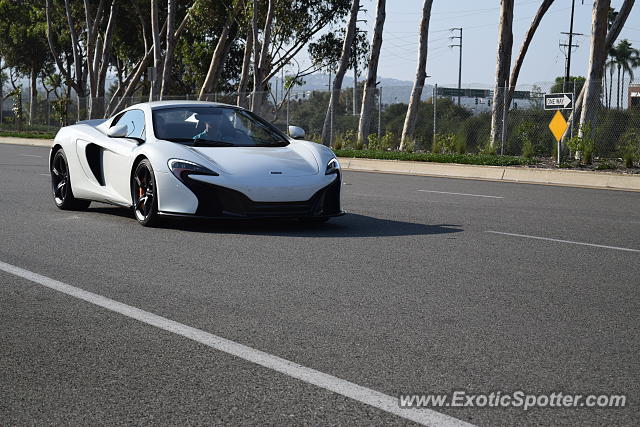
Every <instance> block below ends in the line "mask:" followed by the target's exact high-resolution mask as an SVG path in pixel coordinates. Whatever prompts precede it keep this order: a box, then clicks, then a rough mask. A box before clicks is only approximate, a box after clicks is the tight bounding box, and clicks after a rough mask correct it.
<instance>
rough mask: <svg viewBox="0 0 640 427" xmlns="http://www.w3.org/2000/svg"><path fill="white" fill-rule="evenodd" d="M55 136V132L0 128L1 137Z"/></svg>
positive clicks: (31, 137) (51, 137)
mask: <svg viewBox="0 0 640 427" xmlns="http://www.w3.org/2000/svg"><path fill="white" fill-rule="evenodd" d="M55 136H56V133H55V132H44V131H43V132H41V131H18V130H0V137H8V138H30V139H53V138H54V137H55Z"/></svg>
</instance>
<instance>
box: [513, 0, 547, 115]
mask: <svg viewBox="0 0 640 427" xmlns="http://www.w3.org/2000/svg"><path fill="white" fill-rule="evenodd" d="M553 1H554V0H543V1H542V3H541V4H540V6H539V7H538V11H537V12H536V14H535V16H534V17H533V20H532V21H531V25H529V30H528V31H527V34H526V35H525V37H524V40H523V41H522V46H521V47H520V53H518V57H517V58H516V61H515V63H514V65H513V70H512V71H511V76H510V77H509V90H508V92H507V99H506V102H505V109H506V111H507V112H508V111H509V107H510V106H511V100H512V98H513V93H514V91H515V90H516V85H517V83H518V76H519V75H520V69H521V68H522V64H523V63H524V58H525V56H526V55H527V51H528V50H529V45H530V44H531V41H532V40H533V36H534V35H535V33H536V31H537V30H538V26H539V25H540V22H542V18H543V17H544V15H545V14H546V13H547V11H548V10H549V7H551V5H552V4H553Z"/></svg>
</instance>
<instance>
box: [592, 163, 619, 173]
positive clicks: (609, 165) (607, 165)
mask: <svg viewBox="0 0 640 427" xmlns="http://www.w3.org/2000/svg"><path fill="white" fill-rule="evenodd" d="M615 168H616V165H614V164H613V163H608V162H604V163H600V164H599V165H598V166H596V168H595V169H596V170H599V171H602V170H610V169H615Z"/></svg>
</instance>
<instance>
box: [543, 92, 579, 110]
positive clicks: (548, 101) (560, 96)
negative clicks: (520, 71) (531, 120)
mask: <svg viewBox="0 0 640 427" xmlns="http://www.w3.org/2000/svg"><path fill="white" fill-rule="evenodd" d="M572 108H573V94H572V93H549V94H546V95H545V96H544V109H545V110H571V109H572Z"/></svg>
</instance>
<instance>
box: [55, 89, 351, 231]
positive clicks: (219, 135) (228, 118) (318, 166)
mask: <svg viewBox="0 0 640 427" xmlns="http://www.w3.org/2000/svg"><path fill="white" fill-rule="evenodd" d="M289 134H290V135H291V136H287V135H285V134H283V133H282V132H281V131H279V130H278V129H277V128H276V127H274V126H273V125H271V124H269V123H268V122H266V121H265V120H263V119H261V118H260V117H258V116H256V115H255V114H253V113H251V112H250V111H247V110H245V109H242V108H239V107H235V106H231V105H225V104H219V103H212V102H195V101H166V102H165V101H161V102H149V103H143V104H138V105H134V106H132V107H129V108H127V109H126V110H124V111H122V112H120V113H119V114H117V115H115V116H114V117H112V118H110V119H106V120H89V121H85V122H79V123H77V124H75V125H72V126H67V127H64V128H62V129H60V131H59V132H58V134H57V135H56V137H55V141H54V144H53V147H52V148H51V153H50V156H49V165H50V169H51V183H52V188H53V199H54V201H55V203H56V205H57V206H58V207H59V208H60V209H86V208H87V207H88V206H89V204H90V203H91V201H98V202H105V203H110V204H114V205H118V206H123V207H128V208H133V211H134V213H135V217H136V219H137V220H138V222H140V224H142V225H145V226H150V225H153V224H154V223H157V222H158V220H159V218H160V217H161V216H162V215H171V216H198V217H214V218H299V219H301V220H306V221H312V222H322V221H326V220H327V219H329V218H330V217H333V216H338V215H342V214H343V212H342V210H341V208H340V187H341V176H340V164H339V163H338V160H337V159H336V157H335V155H334V153H333V152H332V151H331V150H330V149H329V148H327V147H325V146H323V145H320V144H316V143H313V142H309V141H301V140H298V139H296V138H302V137H304V131H303V130H302V129H300V128H297V127H294V126H291V127H290V129H289Z"/></svg>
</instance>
